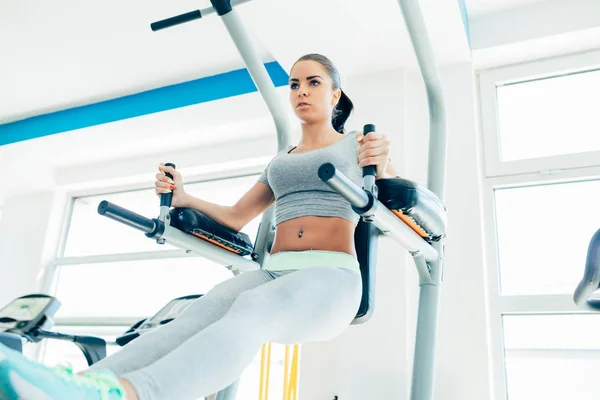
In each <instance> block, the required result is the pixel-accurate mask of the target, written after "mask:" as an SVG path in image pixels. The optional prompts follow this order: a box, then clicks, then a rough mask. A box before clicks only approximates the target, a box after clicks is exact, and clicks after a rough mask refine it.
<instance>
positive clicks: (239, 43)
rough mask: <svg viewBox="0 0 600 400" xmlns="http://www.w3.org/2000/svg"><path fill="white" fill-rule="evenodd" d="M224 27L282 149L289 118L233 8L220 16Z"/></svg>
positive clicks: (287, 132)
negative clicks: (271, 117)
mask: <svg viewBox="0 0 600 400" xmlns="http://www.w3.org/2000/svg"><path fill="white" fill-rule="evenodd" d="M221 19H222V20H223V23H224V24H225V27H226V28H227V30H228V31H229V34H230V35H231V38H232V39H233V42H234V43H235V45H236V47H237V49H238V51H239V53H240V55H241V56H242V58H243V59H244V63H245V64H246V67H247V68H248V72H250V76H251V77H252V79H253V80H254V83H255V84H256V87H257V88H258V91H259V92H260V94H261V95H262V97H263V99H264V101H265V103H266V104H267V107H268V108H269V111H270V112H271V115H272V116H273V121H274V122H275V128H276V129H277V148H278V150H283V149H284V148H286V147H287V146H288V145H289V144H290V133H289V132H290V129H289V120H288V118H287V113H286V109H285V107H284V105H283V103H282V101H281V99H280V98H279V96H278V95H277V91H276V89H275V85H274V84H273V81H272V80H271V77H270V76H269V74H268V72H267V69H266V68H265V66H264V64H263V62H262V60H261V59H260V57H259V53H258V51H257V50H256V47H255V46H254V43H253V42H252V41H251V40H250V37H249V35H248V32H247V31H246V28H245V27H244V24H243V23H242V21H241V19H240V18H239V16H238V15H237V12H236V10H235V9H233V10H231V11H230V12H228V13H227V14H225V15H222V16H221Z"/></svg>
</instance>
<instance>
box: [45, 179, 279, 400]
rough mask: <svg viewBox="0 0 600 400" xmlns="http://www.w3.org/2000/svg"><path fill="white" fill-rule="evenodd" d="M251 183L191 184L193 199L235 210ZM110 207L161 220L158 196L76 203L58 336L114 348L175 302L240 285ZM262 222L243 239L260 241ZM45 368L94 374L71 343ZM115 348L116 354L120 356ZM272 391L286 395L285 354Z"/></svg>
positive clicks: (137, 193) (49, 346)
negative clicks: (106, 206)
mask: <svg viewBox="0 0 600 400" xmlns="http://www.w3.org/2000/svg"><path fill="white" fill-rule="evenodd" d="M257 179H258V176H257V175H256V174H254V175H247V176H237V177H231V178H227V179H219V180H207V181H202V182H193V183H186V185H185V188H186V191H187V192H188V193H190V194H192V195H195V196H197V197H199V198H202V199H204V200H207V201H211V202H215V203H218V204H223V205H232V204H234V203H235V202H236V201H237V200H238V199H239V198H240V197H241V196H242V195H243V194H244V193H245V192H246V191H248V190H249V189H250V188H251V187H252V186H253V185H254V184H255V182H256V181H257ZM102 200H108V201H110V202H112V203H115V204H117V205H119V206H122V207H125V208H127V209H130V210H131V211H134V212H136V213H138V214H141V215H144V216H146V217H148V218H152V217H156V216H157V215H158V210H159V199H158V197H157V196H156V195H155V194H154V189H153V188H150V189H143V190H131V191H126V192H120V193H109V194H104V195H98V196H86V197H79V198H75V199H73V202H72V209H71V212H70V216H69V218H68V221H67V226H66V230H65V239H64V245H63V249H62V250H61V251H60V252H59V254H58V258H57V260H56V262H55V266H54V267H55V269H54V272H55V274H54V275H55V280H54V283H53V288H54V290H53V291H52V292H54V293H55V296H56V297H57V298H58V299H59V300H60V301H61V303H62V306H61V308H60V309H59V310H58V312H57V313H56V326H55V327H54V330H55V331H59V332H66V333H73V334H85V335H92V336H99V337H102V338H105V339H106V340H107V341H108V342H114V340H115V338H116V337H117V336H119V335H121V334H122V333H124V332H125V331H126V330H127V329H128V328H129V327H130V326H132V325H133V324H135V323H136V322H138V321H139V320H141V319H143V318H146V317H149V316H151V315H153V314H155V313H156V312H157V311H158V310H159V309H160V308H161V307H162V306H164V305H165V304H167V303H168V302H169V301H170V300H172V299H174V298H176V297H180V296H185V295H190V294H198V293H200V294H202V293H206V292H207V291H209V290H210V289H211V288H212V287H213V286H215V285H216V284H218V283H220V282H222V281H224V280H226V279H229V278H231V277H232V273H231V272H230V271H229V270H227V269H226V268H225V267H224V266H222V265H217V264H216V263H214V262H211V261H209V260H207V259H204V258H203V257H198V256H195V255H186V254H184V253H183V252H181V253H179V254H176V253H177V252H173V250H177V249H176V248H175V247H173V246H170V245H169V244H165V245H159V244H157V243H156V242H155V241H153V240H150V239H148V238H147V237H146V236H145V235H144V234H143V233H141V232H139V231H136V230H134V229H132V228H129V227H127V226H125V225H122V224H120V223H118V222H115V221H113V220H110V219H108V218H105V217H102V216H100V215H98V213H97V208H98V204H99V203H100V202H101V201H102ZM259 223H260V216H259V217H257V218H255V219H254V220H253V221H251V222H250V223H249V224H248V225H247V226H246V227H245V228H244V229H243V232H244V233H246V234H248V235H249V237H250V238H251V239H252V240H253V241H254V240H255V238H256V234H257V231H258V226H259ZM43 349H44V351H43V352H42V354H41V361H42V362H43V363H45V364H46V365H57V364H61V363H64V362H68V363H70V364H72V365H73V367H74V369H75V370H76V371H80V370H82V369H85V368H86V365H87V364H86V361H85V359H84V357H83V355H82V354H81V351H80V350H79V349H78V348H77V347H76V346H74V345H73V344H72V343H69V342H60V341H55V340H51V341H46V342H45V346H44V347H43ZM120 349H121V348H120V347H119V346H117V345H109V346H108V354H109V355H110V354H112V353H114V352H117V351H120ZM272 349H273V353H272V363H271V387H272V391H273V394H275V392H274V391H276V390H278V388H279V387H280V386H279V385H281V388H282V387H283V386H282V385H283V373H284V365H283V362H284V350H285V347H284V346H280V345H273V346H272ZM260 356H261V354H260V352H258V354H257V355H256V357H255V358H254V361H253V363H252V364H251V365H250V366H249V367H248V368H247V369H246V371H245V372H244V374H243V376H242V377H241V378H240V386H239V389H238V397H237V398H238V399H241V400H245V399H248V400H249V399H255V398H256V396H257V393H258V388H259V384H260V382H259V375H260Z"/></svg>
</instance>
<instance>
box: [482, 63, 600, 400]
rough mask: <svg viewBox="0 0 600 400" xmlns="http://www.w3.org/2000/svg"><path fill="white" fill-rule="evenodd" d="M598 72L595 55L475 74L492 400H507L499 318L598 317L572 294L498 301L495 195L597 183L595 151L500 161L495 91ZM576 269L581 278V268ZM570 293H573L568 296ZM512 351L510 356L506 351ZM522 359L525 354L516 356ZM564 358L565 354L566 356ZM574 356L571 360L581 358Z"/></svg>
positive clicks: (599, 163)
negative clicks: (504, 191) (499, 191)
mask: <svg viewBox="0 0 600 400" xmlns="http://www.w3.org/2000/svg"><path fill="white" fill-rule="evenodd" d="M598 69H600V51H591V52H585V53H581V54H575V55H568V56H563V57H560V58H553V59H546V60H541V61H535V62H530V63H526V64H519V65H512V66H505V67H500V68H497V69H491V70H485V71H479V72H478V73H477V75H478V86H479V118H480V126H479V128H480V136H479V138H480V140H481V143H480V151H481V158H480V166H481V169H482V175H481V179H480V184H481V192H480V193H481V204H482V211H481V217H482V222H481V223H482V228H483V233H484V277H485V281H486V303H487V307H486V308H487V325H488V340H489V345H488V350H489V357H490V359H489V365H490V369H491V371H490V372H491V386H492V388H491V395H492V398H493V399H496V400H506V399H508V398H509V397H508V394H509V392H508V387H507V376H506V359H505V344H504V332H503V320H502V318H503V316H504V315H543V314H570V315H573V314H597V313H594V312H592V311H588V310H582V309H580V308H578V307H577V306H576V305H575V304H574V302H573V296H572V294H563V295H560V294H559V295H503V294H501V292H500V265H499V262H498V261H499V254H498V247H497V245H498V241H497V240H498V237H497V221H496V212H495V193H494V192H495V190H496V189H504V188H517V187H523V186H532V185H546V184H555V183H574V182H580V181H586V180H600V151H591V152H585V153H575V154H565V155H557V156H550V157H543V158H534V159H524V160H515V161H502V160H501V159H500V137H499V132H498V114H497V98H496V88H497V87H498V85H503V84H507V83H519V82H527V81H530V80H532V79H538V78H550V77H560V76H564V75H568V74H572V73H579V72H585V71H594V70H598ZM574 267H577V268H581V274H582V276H583V269H584V266H583V265H581V266H574ZM574 290H575V288H573V291H574ZM511 351H512V350H511ZM557 351H558V350H553V349H540V350H536V353H539V354H545V355H549V354H556V352H557ZM518 352H520V353H523V354H524V353H526V352H527V350H518ZM567 352H570V351H569V350H567ZM581 352H582V351H581V350H573V351H572V352H570V353H572V354H581Z"/></svg>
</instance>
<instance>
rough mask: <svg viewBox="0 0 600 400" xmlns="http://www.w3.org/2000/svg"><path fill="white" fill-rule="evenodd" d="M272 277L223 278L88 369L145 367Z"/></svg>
mask: <svg viewBox="0 0 600 400" xmlns="http://www.w3.org/2000/svg"><path fill="white" fill-rule="evenodd" d="M272 279H273V275H272V274H271V273H269V272H268V271H265V270H260V271H253V272H248V273H245V274H241V275H237V276H235V277H233V278H231V279H228V280H226V281H223V282H221V283H219V284H217V285H215V287H214V288H212V289H211V290H210V291H209V292H208V293H206V294H205V295H204V296H202V297H200V298H199V299H197V300H195V301H194V303H193V304H192V305H190V306H189V308H187V309H186V310H185V311H184V312H183V314H182V315H181V316H179V317H178V318H176V319H175V320H173V321H172V322H170V323H168V324H167V325H164V326H161V327H160V328H158V329H155V330H154V331H151V332H148V333H146V334H144V335H142V336H140V337H139V338H137V339H135V340H134V341H132V342H131V343H129V344H127V345H126V346H125V347H123V349H122V350H120V351H119V352H117V353H115V354H113V355H112V356H110V357H107V358H105V359H104V360H101V361H100V362H98V363H96V364H94V365H92V366H91V367H90V369H88V370H87V371H86V372H90V371H98V370H103V369H108V370H110V371H111V372H112V373H114V374H115V375H123V374H126V373H127V372H130V371H135V370H137V369H140V368H143V367H145V366H147V365H149V364H151V363H153V362H154V361H156V360H158V359H159V358H161V357H163V356H165V355H166V354H167V353H169V352H170V351H171V350H173V349H175V348H176V347H178V346H179V345H180V344H181V343H183V342H184V341H186V340H187V339H188V338H189V337H190V336H193V335H194V334H196V333H198V332H199V331H201V330H202V329H204V328H206V327H207V326H209V325H211V324H212V323H214V322H215V321H217V320H218V319H219V318H221V317H222V316H223V315H225V313H227V311H228V310H229V308H230V307H231V305H232V304H233V302H234V301H235V299H236V298H237V297H238V296H239V295H240V293H242V292H244V291H246V290H249V289H253V288H255V287H257V286H260V285H262V284H265V283H267V282H269V281H270V280H272Z"/></svg>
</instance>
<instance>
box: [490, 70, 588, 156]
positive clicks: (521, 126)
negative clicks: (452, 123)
mask: <svg viewBox="0 0 600 400" xmlns="http://www.w3.org/2000/svg"><path fill="white" fill-rule="evenodd" d="M599 93H600V71H593V72H587V73H579V74H573V75H567V76H561V77H555V78H550V79H542V80H536V81H531V82H525V83H517V84H511V85H507V86H501V87H498V88H497V101H498V128H499V132H500V153H501V159H502V161H512V160H521V159H528V158H538V157H547V156H555V155H561V154H571V153H580V152H587V151H594V150H600V135H598V130H599V129H600V122H599V121H600V120H598V118H597V117H596V113H597V108H598V102H599V101H600V95H599Z"/></svg>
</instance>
